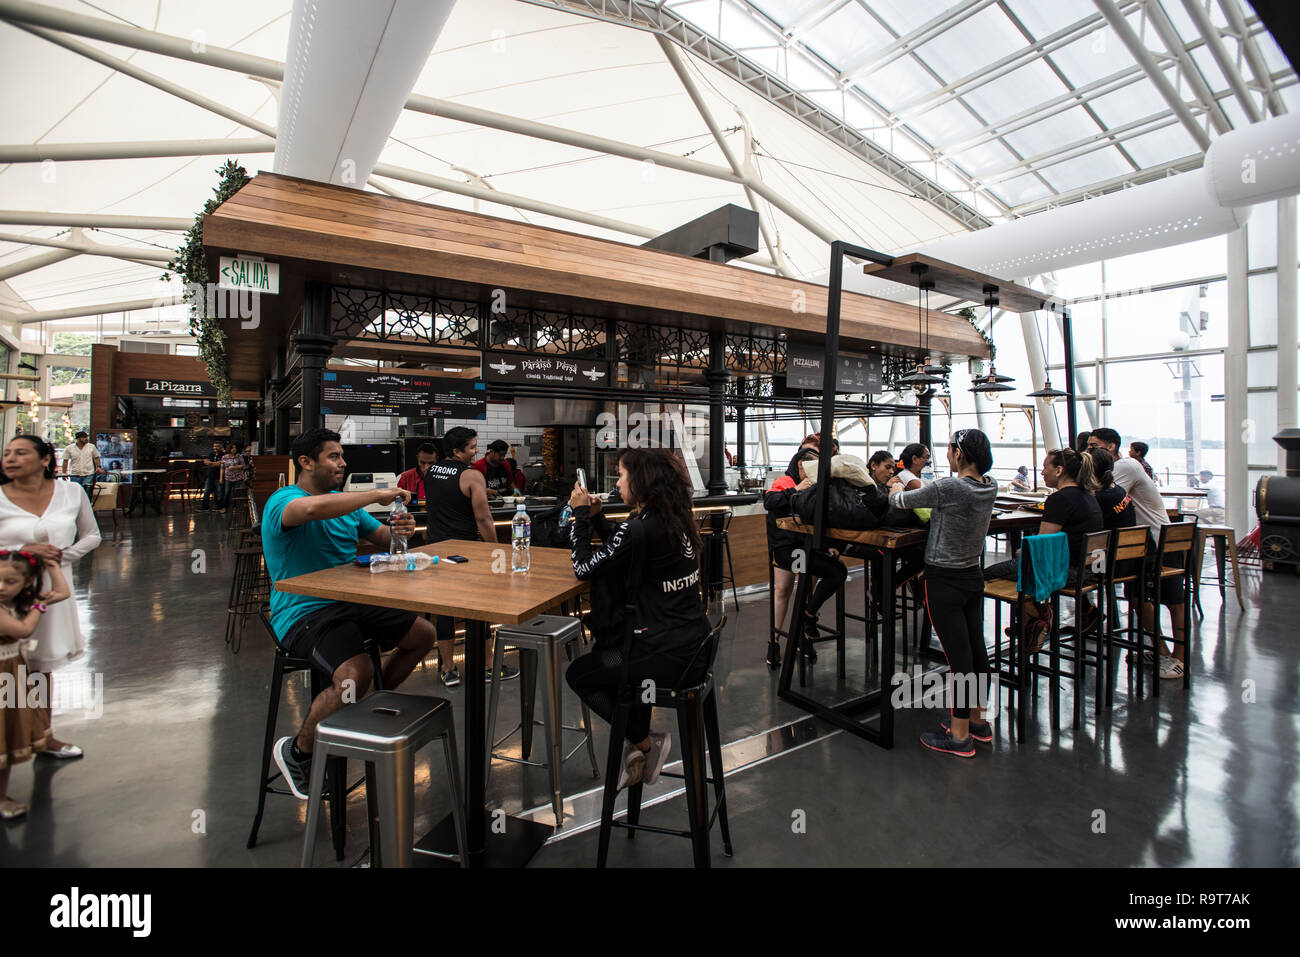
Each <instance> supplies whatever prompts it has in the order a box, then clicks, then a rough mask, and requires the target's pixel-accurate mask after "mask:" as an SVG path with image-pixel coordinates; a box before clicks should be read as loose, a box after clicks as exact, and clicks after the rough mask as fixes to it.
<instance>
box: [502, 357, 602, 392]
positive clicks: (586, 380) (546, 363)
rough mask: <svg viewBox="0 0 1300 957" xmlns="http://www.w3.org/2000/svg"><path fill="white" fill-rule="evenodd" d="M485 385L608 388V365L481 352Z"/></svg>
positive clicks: (586, 361) (591, 360)
mask: <svg viewBox="0 0 1300 957" xmlns="http://www.w3.org/2000/svg"><path fill="white" fill-rule="evenodd" d="M483 378H484V379H485V380H486V381H488V382H517V383H520V384H542V385H584V386H597V387H600V388H606V387H608V386H609V363H608V362H602V361H600V360H597V359H578V358H575V357H571V356H530V355H524V354H520V353H517V352H485V353H483Z"/></svg>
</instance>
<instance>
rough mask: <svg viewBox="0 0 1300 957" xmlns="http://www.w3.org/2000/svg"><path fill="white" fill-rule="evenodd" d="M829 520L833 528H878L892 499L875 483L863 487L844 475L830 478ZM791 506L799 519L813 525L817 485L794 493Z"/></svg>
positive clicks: (827, 493) (828, 489) (828, 494)
mask: <svg viewBox="0 0 1300 957" xmlns="http://www.w3.org/2000/svg"><path fill="white" fill-rule="evenodd" d="M826 496H827V498H828V499H829V501H828V502H827V520H828V521H829V523H830V527H831V528H849V529H856V530H866V529H872V528H878V527H880V525H882V524H883V522H882V521H881V519H882V518H884V516H885V514H886V513H887V512H888V510H889V499H888V498H887V497H886V496H884V495H881V494H880V492H879V490H878V489H877V488H876V487H875V486H867V487H865V488H861V487H859V486H857V485H854V484H852V483H851V482H849V481H847V480H845V479H842V478H833V479H831V480H830V487H829V488H827V490H826ZM791 505H792V507H793V508H794V513H795V515H796V516H798V518H799V521H801V522H803V523H804V524H805V525H811V524H813V518H814V514H813V513H814V511H815V509H816V507H817V486H816V485H814V486H813V487H812V488H806V489H804V490H803V491H802V492H796V493H794V495H792V496H791Z"/></svg>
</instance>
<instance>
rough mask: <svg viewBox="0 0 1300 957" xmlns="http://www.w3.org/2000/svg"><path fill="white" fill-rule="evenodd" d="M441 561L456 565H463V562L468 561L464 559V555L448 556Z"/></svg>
mask: <svg viewBox="0 0 1300 957" xmlns="http://www.w3.org/2000/svg"><path fill="white" fill-rule="evenodd" d="M443 561H445V562H455V563H456V564H457V565H463V564H464V563H465V562H467V561H469V559H468V558H466V557H465V556H464V555H448V556H447V557H446V558H444V559H443Z"/></svg>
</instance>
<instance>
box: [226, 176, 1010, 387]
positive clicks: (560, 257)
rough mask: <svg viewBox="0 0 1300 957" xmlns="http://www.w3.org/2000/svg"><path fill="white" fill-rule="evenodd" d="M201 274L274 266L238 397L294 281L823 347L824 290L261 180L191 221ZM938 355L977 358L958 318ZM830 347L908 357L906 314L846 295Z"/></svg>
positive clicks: (285, 310) (937, 328)
mask: <svg viewBox="0 0 1300 957" xmlns="http://www.w3.org/2000/svg"><path fill="white" fill-rule="evenodd" d="M203 239H204V245H205V247H206V249H207V251H208V255H209V259H210V265H209V271H210V272H211V273H212V274H213V275H216V273H217V263H216V259H217V257H218V256H220V255H236V254H240V253H248V254H253V255H259V256H265V257H266V258H267V259H268V260H270V261H272V262H275V263H278V264H279V265H280V275H281V279H280V288H281V292H280V294H279V295H277V296H264V297H263V299H264V300H266V299H269V300H272V302H270V303H269V305H264V306H263V310H262V316H261V321H260V323H259V325H258V327H257V329H256V330H247V329H241V328H240V326H239V323H238V321H237V320H236V321H230V322H227V323H226V324H225V328H226V333H227V336H228V342H229V354H230V359H231V365H230V372H231V381H232V382H233V383H234V385H235V387H236V388H249V389H258V388H260V387H261V385H262V382H263V380H264V378H265V377H266V376H267V375H268V374H269V371H270V367H271V362H272V356H273V355H274V354H275V353H276V351H277V349H279V347H280V346H281V345H282V343H283V342H284V339H285V337H286V336H287V332H288V326H289V323H290V322H291V321H292V319H293V315H294V313H295V312H296V310H297V307H298V304H299V303H300V302H301V297H302V291H301V280H318V281H322V282H326V283H330V284H333V285H345V286H356V287H367V288H372V289H386V290H392V291H403V292H410V293H420V294H426V295H427V294H433V295H438V296H443V295H445V296H449V297H455V298H460V299H466V300H470V301H474V302H484V301H487V300H488V298H489V297H490V296H491V294H492V291H493V290H495V289H504V290H505V291H506V296H507V302H508V303H509V305H510V306H511V307H527V308H535V309H550V310H559V311H563V310H568V311H572V312H581V313H584V314H587V315H592V316H604V317H608V318H616V319H625V320H630V321H637V322H649V323H655V324H660V325H667V326H677V327H693V328H701V329H723V330H725V331H727V332H732V333H751V334H763V335H772V336H774V335H776V334H778V333H782V332H786V333H795V334H798V333H805V334H808V335H811V336H818V335H823V334H824V333H825V329H826V306H827V287H826V286H822V285H817V284H815V283H810V282H801V281H798V280H792V279H784V278H781V277H779V276H773V275H769V274H767V273H761V272H756V271H754V270H751V269H746V268H743V267H740V266H730V265H726V264H723V263H715V262H709V261H707V260H703V259H694V258H691V257H689V256H682V255H678V254H675V253H669V252H663V251H660V250H655V249H647V248H645V247H642V246H631V245H627V244H624V243H617V242H612V241H609V240H603V239H594V238H591V237H589V236H582V235H578V234H575V233H570V232H565V231H562V230H557V229H547V228H544V227H541V226H533V225H529V224H527V223H519V222H515V221H512V220H505V219H499V218H496V217H493V216H485V215H482V214H478V213H471V212H462V211H459V210H453V209H446V208H443V207H439V206H432V205H429V204H426V203H418V202H415V201H412V200H403V199H395V198H392V197H389V196H383V195H379V194H377V193H367V192H362V191H361V190H357V189H349V188H346V187H342V186H331V185H326V184H321V183H315V182H309V181H306V180H299V179H294V178H291V177H286V176H280V175H276V174H274V173H260V174H259V175H258V176H256V177H255V178H254V179H253V180H252V181H250V182H249V183H248V184H247V185H245V186H244V187H243V188H242V189H241V190H239V192H238V193H236V194H235V195H234V196H232V197H230V199H228V200H226V201H225V202H224V203H223V204H222V205H221V206H220V207H218V208H217V209H216V210H215V211H214V212H212V213H211V214H209V215H208V216H207V217H205V219H204V221H203ZM930 343H931V350H930V351H931V352H932V353H933V354H934V355H936V356H963V357H976V358H986V357H987V356H988V346H987V345H986V343H985V342H984V341H983V340H982V339H981V338H980V336H979V334H978V332H977V331H976V330H975V329H974V327H972V326H971V325H970V323H968V322H967V321H966V320H965V319H963V318H960V317H955V316H949V315H946V314H943V313H938V314H933V315H932V316H931V319H930ZM840 348H841V349H845V350H849V351H868V350H870V349H873V348H874V349H877V350H880V351H883V352H886V353H893V354H898V355H912V354H914V353H915V350H916V311H915V309H914V308H913V307H911V306H908V305H905V304H903V303H898V302H892V301H889V300H885V299H876V298H873V297H870V296H864V295H859V294H856V293H845V294H844V296H843V302H842V319H841V325H840Z"/></svg>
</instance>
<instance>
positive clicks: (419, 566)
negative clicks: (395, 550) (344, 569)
mask: <svg viewBox="0 0 1300 957" xmlns="http://www.w3.org/2000/svg"><path fill="white" fill-rule="evenodd" d="M436 561H437V560H436V559H435V558H434V557H433V556H432V555H427V554H425V553H424V552H405V553H403V554H401V555H394V554H392V553H391V552H378V553H376V554H374V555H371V556H370V574H372V575H379V574H381V573H383V572H418V571H422V570H423V569H425V568H428V567H429V566H430V565H433V564H435V563H436Z"/></svg>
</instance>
